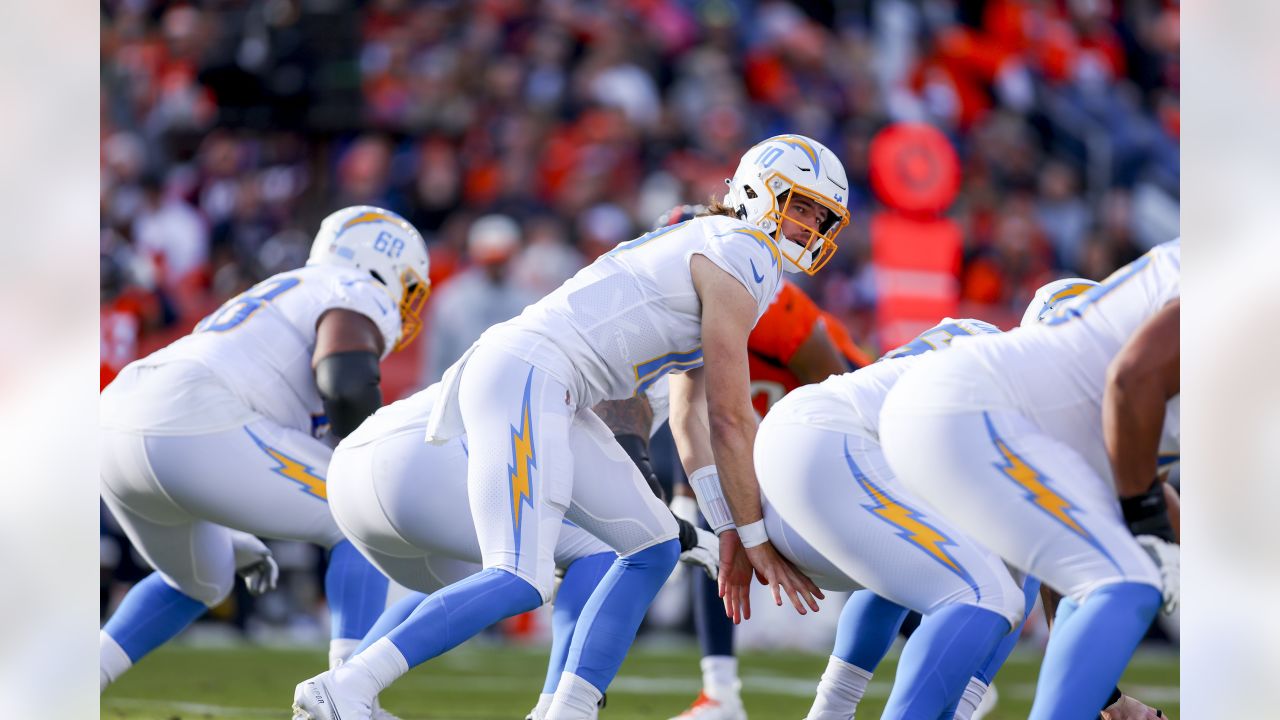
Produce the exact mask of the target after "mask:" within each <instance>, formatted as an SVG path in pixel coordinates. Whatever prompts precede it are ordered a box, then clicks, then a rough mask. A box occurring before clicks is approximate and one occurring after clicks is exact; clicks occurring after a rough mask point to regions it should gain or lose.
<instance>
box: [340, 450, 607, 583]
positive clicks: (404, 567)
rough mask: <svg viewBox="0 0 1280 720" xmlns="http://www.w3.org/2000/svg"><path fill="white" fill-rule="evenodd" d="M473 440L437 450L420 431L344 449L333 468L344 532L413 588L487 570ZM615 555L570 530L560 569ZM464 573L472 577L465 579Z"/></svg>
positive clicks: (562, 541) (559, 548) (561, 544)
mask: <svg viewBox="0 0 1280 720" xmlns="http://www.w3.org/2000/svg"><path fill="white" fill-rule="evenodd" d="M466 442H467V440H466V436H465V435H464V436H462V437H460V438H455V439H453V440H450V441H448V442H446V443H444V444H442V445H430V444H428V443H425V442H423V441H422V430H421V428H420V427H417V426H414V427H411V428H408V429H406V430H404V431H403V432H397V433H391V434H388V435H385V436H383V437H380V438H377V439H376V440H372V441H369V442H366V443H364V444H361V445H346V444H343V445H339V446H338V449H337V450H336V451H334V454H333V459H332V460H331V461H330V462H329V507H330V509H331V510H332V511H333V517H334V520H335V521H337V523H338V527H339V528H341V530H342V533H343V534H344V535H346V536H347V538H348V539H349V540H351V542H352V544H354V545H355V546H356V547H357V548H359V550H360V552H361V553H363V554H364V555H365V556H366V557H367V558H369V560H370V561H371V562H372V563H373V564H374V565H376V566H377V567H378V569H380V570H382V571H383V572H384V573H385V574H387V575H388V576H389V577H391V578H392V579H393V580H395V581H396V582H398V583H400V584H401V585H404V586H405V587H408V588H411V589H413V590H417V591H419V592H432V591H434V590H437V589H439V588H440V587H442V586H443V585H448V584H450V583H452V582H454V581H455V580H459V579H462V578H465V577H466V576H468V575H471V574H474V573H475V572H476V571H477V570H478V568H479V563H480V561H481V557H480V542H479V540H478V539H477V538H476V528H475V521H474V520H473V519H472V517H471V508H470V504H469V501H468V499H467V445H466ZM607 550H609V546H607V545H605V544H604V543H603V542H601V541H600V540H597V539H596V538H594V537H592V536H591V535H589V534H587V533H586V532H585V531H583V530H581V529H580V528H576V527H572V526H565V527H563V528H561V531H560V538H559V540H558V542H557V545H556V552H555V558H556V564H557V565H558V566H562V567H563V566H565V565H567V564H568V563H570V562H573V561H574V560H576V559H578V558H580V557H584V556H586V555H592V554H595V553H599V552H605V551H607ZM458 568H464V569H467V571H466V572H463V573H462V574H461V575H458V573H459V572H460V571H459V570H458Z"/></svg>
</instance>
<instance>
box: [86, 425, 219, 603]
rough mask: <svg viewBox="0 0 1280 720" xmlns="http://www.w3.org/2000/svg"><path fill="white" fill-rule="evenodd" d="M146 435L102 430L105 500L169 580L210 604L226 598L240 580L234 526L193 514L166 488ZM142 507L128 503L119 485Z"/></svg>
mask: <svg viewBox="0 0 1280 720" xmlns="http://www.w3.org/2000/svg"><path fill="white" fill-rule="evenodd" d="M144 442H145V440H144V438H143V437H142V436H140V435H134V434H132V433H123V432H117V431H114V430H107V429H103V430H102V445H101V448H102V465H101V468H102V470H101V472H102V481H103V482H102V499H103V501H104V502H105V503H106V504H107V507H108V508H109V509H110V510H111V514H112V515H114V516H115V518H116V521H117V522H118V523H120V527H121V528H123V529H124V532H125V534H126V535H128V536H129V540H130V542H132V543H133V546H134V547H135V548H137V550H138V552H139V553H140V554H141V555H142V557H143V558H144V559H145V560H146V561H147V562H148V563H149V564H150V565H151V566H152V567H154V568H155V569H156V571H157V572H159V573H160V574H161V576H163V577H164V579H165V582H167V583H168V584H169V585H171V586H173V587H176V588H177V589H178V590H180V591H182V592H183V593H184V594H186V595H188V596H190V597H193V598H195V599H197V600H199V601H200V602H203V603H204V604H206V605H210V606H212V605H216V604H218V603H219V602H221V601H222V600H223V599H224V598H226V596H227V594H228V593H230V592H231V587H232V585H233V584H234V583H235V577H236V568H235V553H234V551H233V550H232V548H231V531H229V530H228V529H227V528H225V527H222V526H220V525H215V524H213V523H211V522H207V521H204V520H200V519H199V518H196V517H193V516H192V515H190V514H189V513H187V512H186V511H185V510H183V509H182V508H180V507H178V506H177V505H175V504H174V503H173V502H172V501H170V500H169V499H168V498H166V497H165V496H164V495H163V494H162V493H159V492H156V494H154V495H146V494H143V493H141V492H140V490H141V489H142V488H145V487H148V486H150V487H157V488H158V486H157V484H156V481H155V476H154V475H153V474H152V473H151V468H150V467H149V466H148V464H147V459H146V451H145V449H144V447H143V446H144ZM119 487H127V488H129V490H128V491H127V492H125V493H124V494H125V495H126V496H128V497H129V498H130V499H131V500H133V501H135V503H134V504H135V505H137V506H138V507H139V508H141V512H139V511H135V510H134V509H133V508H132V507H131V506H130V505H126V504H125V503H124V502H122V501H121V500H120V499H119V497H118V496H117V494H116V492H115V490H114V489H115V488H119Z"/></svg>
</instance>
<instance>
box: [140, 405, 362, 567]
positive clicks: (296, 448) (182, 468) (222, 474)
mask: <svg viewBox="0 0 1280 720" xmlns="http://www.w3.org/2000/svg"><path fill="white" fill-rule="evenodd" d="M145 447H146V453H147V460H148V462H149V463H150V466H151V469H152V471H153V472H154V473H155V478H156V481H157V484H158V486H159V488H160V490H161V491H162V492H163V493H164V494H165V495H167V496H168V497H169V498H170V499H171V500H173V502H174V503H175V504H177V505H178V506H179V507H181V508H182V509H184V510H186V511H187V512H189V513H190V514H191V515H193V516H195V517H198V518H201V519H203V520H208V521H210V522H214V523H217V524H219V525H225V526H227V527H230V528H235V529H236V530H243V531H244V532H247V533H249V534H251V535H257V536H258V537H261V538H275V539H281V540H300V541H303V542H309V543H315V544H317V545H321V546H324V547H332V546H334V545H336V544H337V543H338V542H339V541H341V540H342V533H341V532H340V531H339V530H338V526H337V525H336V524H335V523H334V522H333V517H332V516H331V515H330V514H329V503H328V502H327V500H326V498H327V496H328V493H327V487H326V484H325V475H326V473H327V472H328V465H329V457H330V455H331V454H332V450H331V449H330V448H329V447H328V446H327V445H325V444H324V443H322V442H320V441H319V440H316V439H315V438H313V437H311V436H310V435H308V434H306V433H303V432H300V431H298V430H293V429H291V428H286V427H282V426H280V425H278V424H276V423H275V422H273V421H271V420H268V419H266V418H263V417H259V418H257V419H255V420H252V421H250V422H249V423H247V424H245V425H244V426H242V427H237V428H233V429H230V430H224V431H220V432H213V433H208V434H203V435H191V436H184V435H150V436H147V438H146V440H145ZM120 499H121V500H122V501H123V502H125V503H126V504H131V500H130V498H128V497H124V496H120Z"/></svg>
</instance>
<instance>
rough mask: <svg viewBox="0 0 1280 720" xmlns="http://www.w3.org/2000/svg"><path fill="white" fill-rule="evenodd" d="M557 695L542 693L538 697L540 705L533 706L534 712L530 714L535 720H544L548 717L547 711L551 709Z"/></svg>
mask: <svg viewBox="0 0 1280 720" xmlns="http://www.w3.org/2000/svg"><path fill="white" fill-rule="evenodd" d="M555 696H556V695H555V693H542V694H540V695H538V704H537V705H534V706H533V712H531V713H529V714H530V715H532V716H533V720H543V718H545V717H546V716H547V711H548V710H550V709H551V700H552V698H554V697H555Z"/></svg>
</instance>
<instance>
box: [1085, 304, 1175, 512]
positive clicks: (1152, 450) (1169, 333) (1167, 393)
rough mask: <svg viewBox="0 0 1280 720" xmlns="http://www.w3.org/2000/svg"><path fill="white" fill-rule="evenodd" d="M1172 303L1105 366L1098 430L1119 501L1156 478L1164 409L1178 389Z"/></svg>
mask: <svg viewBox="0 0 1280 720" xmlns="http://www.w3.org/2000/svg"><path fill="white" fill-rule="evenodd" d="M1181 307H1182V303H1181V301H1179V300H1177V299H1175V300H1173V301H1172V302H1170V303H1169V304H1168V305H1166V306H1164V307H1163V308H1161V309H1160V311H1159V312H1157V313H1156V314H1155V315H1153V316H1151V317H1150V318H1148V319H1147V321H1146V322H1144V323H1143V324H1142V325H1141V326H1140V327H1139V328H1138V329H1137V331H1136V332H1134V334H1133V336H1132V337H1130V338H1129V340H1128V342H1126V343H1125V344H1124V347H1122V348H1120V352H1119V353H1117V354H1116V357H1115V359H1114V360H1112V361H1111V365H1110V367H1108V368H1107V381H1106V387H1105V389H1104V391H1103V395H1102V432H1103V439H1104V441H1105V442H1106V447H1107V457H1108V460H1110V462H1111V472H1112V476H1113V478H1114V479H1115V484H1116V492H1117V493H1119V495H1120V497H1121V498H1129V497H1134V496H1137V495H1142V494H1143V493H1145V492H1146V491H1148V490H1149V489H1150V488H1151V487H1152V483H1153V482H1154V481H1155V477H1156V455H1157V453H1158V452H1159V447H1160V432H1161V429H1162V428H1163V427H1164V415H1165V405H1166V404H1167V403H1168V401H1169V398H1171V397H1173V396H1175V395H1177V394H1178V390H1179V357H1180V356H1179V350H1178V340H1179V317H1180V312H1181Z"/></svg>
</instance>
